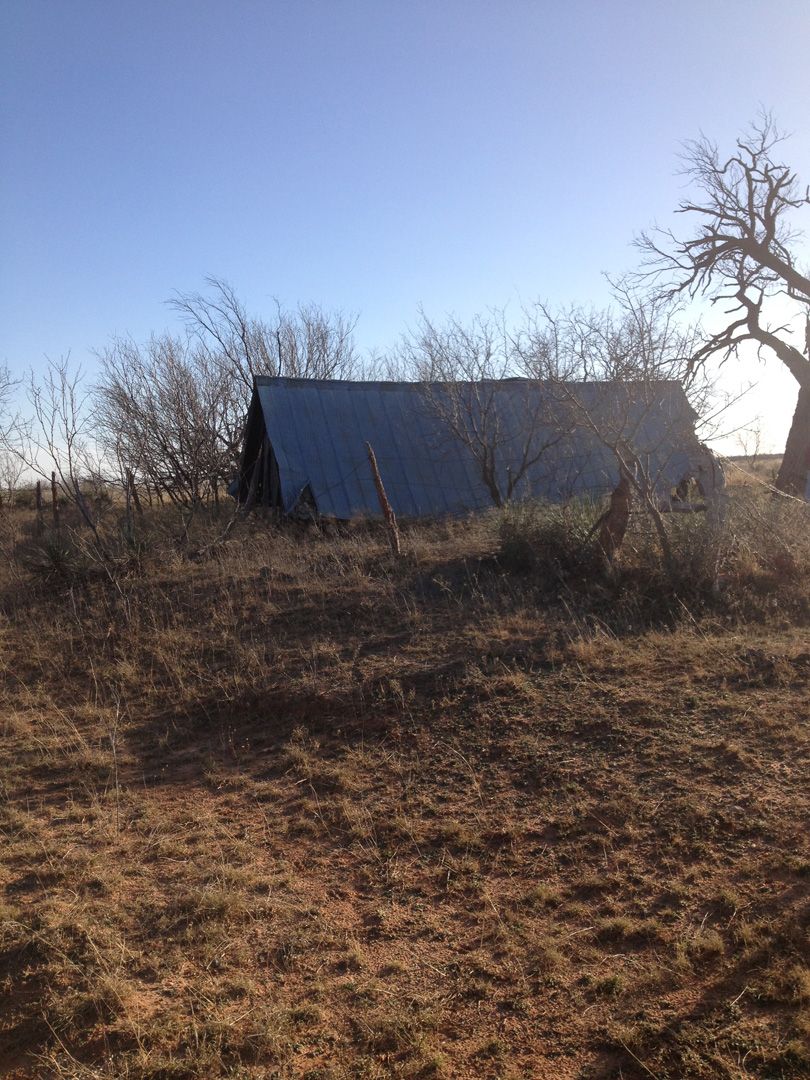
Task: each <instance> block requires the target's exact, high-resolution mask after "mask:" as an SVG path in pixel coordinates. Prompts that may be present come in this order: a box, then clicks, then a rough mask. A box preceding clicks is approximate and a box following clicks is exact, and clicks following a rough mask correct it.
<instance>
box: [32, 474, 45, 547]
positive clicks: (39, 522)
mask: <svg viewBox="0 0 810 1080" xmlns="http://www.w3.org/2000/svg"><path fill="white" fill-rule="evenodd" d="M36 508H37V519H36V525H35V526H34V531H35V532H36V534H37V536H42V534H43V532H44V531H45V519H44V517H43V515H42V481H41V480H37V487H36Z"/></svg>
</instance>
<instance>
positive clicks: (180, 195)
mask: <svg viewBox="0 0 810 1080" xmlns="http://www.w3.org/2000/svg"><path fill="white" fill-rule="evenodd" d="M809 55H810V4H808V3H807V0H699V2H697V0H679V2H678V3H669V2H664V0H567V2H565V3H563V2H562V0H535V2H528V0H441V2H437V0H432V2H422V0H264V2H258V0H0V81H1V84H2V100H3V109H2V131H0V140H1V142H0V145H2V172H1V173H0V175H1V176H2V179H0V192H1V194H2V202H1V205H0V244H1V246H0V251H2V256H1V258H2V263H1V264H0V272H1V273H2V282H0V285H1V286H2V287H0V361H2V360H5V361H6V362H7V363H8V364H9V365H10V366H11V367H12V369H13V370H19V371H22V370H23V369H24V368H25V367H26V366H28V365H29V364H34V365H39V364H41V363H42V359H43V357H44V356H45V355H49V356H59V355H61V354H63V353H65V352H67V351H68V350H70V351H71V354H72V356H73V357H74V358H79V359H83V358H85V357H87V358H88V359H89V358H90V357H91V355H92V349H93V348H99V347H102V346H103V345H104V344H105V343H106V342H107V341H108V340H109V338H110V337H111V336H112V335H113V334H120V333H129V334H132V335H133V336H135V337H136V338H143V337H146V336H148V334H149V333H150V332H151V331H153V330H155V331H159V330H162V329H164V328H167V327H172V326H175V325H177V324H176V318H175V316H174V315H173V314H172V312H171V311H170V310H169V309H167V307H166V306H165V303H164V301H165V300H166V298H167V297H169V296H170V295H171V294H172V292H173V291H174V290H180V291H192V290H195V289H198V288H200V287H201V286H202V283H203V278H204V276H205V275H206V274H216V275H219V276H222V277H225V278H227V279H228V280H229V281H230V282H231V283H232V284H233V285H234V287H235V288H236V290H237V292H238V293H239V294H240V296H241V297H242V298H243V299H244V300H245V302H246V303H247V305H248V307H249V309H250V310H252V311H254V312H255V313H256V314H261V313H262V312H264V311H267V310H268V309H269V308H270V306H271V303H272V298H273V297H277V298H279V299H280V300H281V301H282V302H283V303H287V304H294V303H296V302H297V301H299V300H303V301H306V300H315V301H317V302H319V303H322V304H323V305H324V306H326V307H339V308H343V309H346V310H348V311H353V312H356V313H357V314H358V315H359V324H358V339H359V343H360V344H361V346H362V347H379V348H382V349H384V348H385V347H386V346H387V345H389V344H391V343H393V342H394V341H395V340H396V338H397V336H398V334H399V332H400V331H401V330H402V329H403V327H404V326H405V325H406V324H408V323H409V322H412V321H413V319H414V316H415V313H416V310H417V307H418V305H420V304H423V305H424V306H425V308H426V310H427V311H429V312H431V313H435V314H438V315H439V316H440V315H441V314H442V313H444V312H447V311H454V312H456V313H458V314H459V315H461V316H466V315H468V314H470V313H471V312H472V311H474V310H477V309H480V308H483V307H486V306H488V305H504V304H507V305H511V306H513V307H514V308H515V309H517V308H519V307H520V305H521V303H523V302H528V301H531V300H533V299H535V298H538V297H540V298H543V299H547V300H549V301H551V302H552V303H553V302H557V301H573V300H577V301H583V302H596V303H599V302H602V301H604V300H605V298H606V288H605V284H604V281H603V279H602V276H601V275H602V272H603V271H612V272H619V271H622V270H626V269H629V268H631V267H632V266H633V265H634V263H635V261H636V254H635V252H634V251H633V249H632V247H631V246H630V244H631V240H632V237H633V235H634V234H635V233H636V232H637V231H638V230H639V229H641V228H643V227H645V226H647V225H649V224H650V223H652V222H653V221H655V220H658V221H660V222H668V221H669V218H670V214H671V211H672V209H673V208H674V206H675V205H676V203H677V200H678V198H679V196H680V195H681V194H682V183H683V181H682V178H680V177H678V176H677V175H676V170H677V165H678V163H677V152H678V147H679V144H680V142H682V141H683V140H684V139H688V138H690V137H693V136H695V135H696V134H698V132H699V131H700V130H701V129H702V130H704V131H705V132H706V133H707V134H709V135H711V136H712V137H714V138H716V139H718V140H719V141H720V142H721V143H728V142H729V141H731V140H733V138H734V136H735V135H736V133H737V132H738V130H739V129H740V128H742V127H744V126H745V125H746V124H747V122H748V121H749V120H750V119H751V118H752V117H753V116H754V115H755V113H756V111H757V108H758V107H759V106H760V104H761V105H764V106H765V107H767V108H769V109H771V110H772V111H773V112H774V114H775V116H776V118H777V120H778V122H779V123H780V125H781V126H782V127H783V128H785V129H787V130H789V131H791V132H793V138H792V139H791V141H790V143H789V144H788V145H787V148H786V155H787V156H788V157H789V159H790V160H791V162H792V163H793V164H794V165H795V166H796V167H797V168H798V169H799V171H800V174H801V175H802V176H803V177H804V178H805V179H808V180H810V134H808V127H807V117H808V102H810V64H808V61H807V58H808V56H809ZM758 377H760V378H761V379H762V382H761V385H760V389H759V391H758V400H759V401H760V402H761V403H762V407H763V408H765V409H766V412H768V416H769V424H770V428H769V430H772V431H773V432H774V433H775V435H774V437H776V438H778V435H779V431H778V429H779V424H780V422H781V421H780V415H784V417H785V423H786V420H787V418H788V416H787V414H788V413H789V411H790V409H789V408H787V409H786V408H785V406H784V403H782V404H781V407H780V398H782V396H783V391H784V389H785V388H786V389H787V391H788V392H789V393H792V388H791V385H790V383H789V382H787V383H784V382H781V381H780V379H779V371H778V369H777V367H776V365H775V364H774V365H773V367H772V368H769V369H766V371H765V373H764V375H763V373H761V372H758ZM768 410H770V411H768Z"/></svg>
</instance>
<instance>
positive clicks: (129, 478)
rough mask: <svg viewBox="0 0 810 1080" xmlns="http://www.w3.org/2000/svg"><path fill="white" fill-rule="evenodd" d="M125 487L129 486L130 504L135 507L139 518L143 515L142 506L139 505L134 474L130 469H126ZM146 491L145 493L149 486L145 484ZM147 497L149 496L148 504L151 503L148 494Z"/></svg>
mask: <svg viewBox="0 0 810 1080" xmlns="http://www.w3.org/2000/svg"><path fill="white" fill-rule="evenodd" d="M127 487H128V488H129V493H130V496H131V497H132V505H133V506H134V507H135V513H136V514H137V515H138V517H139V518H142V517H143V507H142V506H141V500H140V497H139V496H138V489H137V487H136V486H135V476H134V474H133V472H132V469H127ZM146 491H147V494H149V487H148V486H147V489H146ZM149 498H150V505H151V495H150V496H149Z"/></svg>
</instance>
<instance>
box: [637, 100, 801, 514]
mask: <svg viewBox="0 0 810 1080" xmlns="http://www.w3.org/2000/svg"><path fill="white" fill-rule="evenodd" d="M782 141H783V137H782V135H781V134H780V132H779V131H778V129H777V128H776V126H775V124H774V122H773V119H772V118H771V117H770V116H769V115H767V114H765V115H763V116H762V117H761V118H760V119H759V120H758V121H757V122H755V123H754V124H753V125H752V126H751V128H750V130H749V131H748V132H747V133H746V134H745V135H743V136H742V137H740V138H739V139H738V140H737V144H736V148H735V150H734V152H733V153H731V154H730V155H729V156H728V157H724V156H722V155H721V153H720V150H719V148H718V147H717V145H716V144H715V143H713V142H711V141H710V140H709V139H707V138H705V137H702V138H700V139H698V140H695V141H693V142H690V143H687V145H686V150H685V155H684V156H685V164H686V168H685V172H686V175H687V176H688V177H689V178H690V179H691V180H692V182H693V184H694V189H695V195H694V196H693V197H692V198H689V199H686V200H684V201H683V202H682V203H681V204H680V206H679V210H678V212H679V213H681V214H683V215H685V216H686V218H687V219H688V220H689V221H690V222H691V223H692V224H693V228H692V229H691V231H688V232H687V233H686V234H685V235H684V236H679V235H676V233H675V232H674V231H673V230H671V229H660V228H659V229H655V230H652V231H650V232H647V233H643V234H642V235H641V237H640V238H639V241H638V244H639V246H640V248H641V250H642V251H643V252H644V253H645V255H646V264H645V267H644V269H643V270H642V272H641V274H640V277H641V278H643V279H644V280H646V281H647V282H648V283H651V284H652V286H653V288H654V289H656V290H657V291H658V294H659V295H663V296H670V297H671V296H676V295H688V296H689V297H692V298H694V297H705V298H708V299H709V300H710V301H711V302H712V303H713V304H715V305H726V306H725V307H724V308H723V310H724V314H727V318H726V321H725V324H724V325H723V326H722V327H721V328H720V329H719V330H718V331H716V332H715V333H713V334H711V335H710V336H709V337H708V338H706V339H705V341H704V342H703V343H702V345H701V346H700V347H699V348H698V349H697V350H696V352H695V356H694V359H693V364H694V365H696V366H697V365H700V364H702V363H704V362H705V361H706V360H708V359H709V358H710V357H714V356H719V357H721V359H727V358H729V357H732V356H734V357H736V356H738V355H739V351H740V349H741V347H742V346H743V345H745V344H746V343H750V344H752V345H753V347H754V348H756V350H757V351H758V353H759V355H760V356H761V357H763V358H764V357H768V356H774V357H776V359H777V360H779V361H780V362H781V363H782V364H784V366H785V367H786V368H787V370H788V371H789V372H790V374H791V375H792V376H793V378H794V379H795V380H796V383H797V384H798V400H797V403H796V409H795V412H794V415H793V421H792V424H791V427H790V432H789V434H788V438H787V443H786V445H785V454H784V458H783V461H782V465H781V468H780V470H779V475H778V477H777V480H776V485H777V487H778V488H779V489H780V490H782V491H785V492H788V493H790V494H794V495H802V494H804V492H805V488H806V484H807V476H808V470H810V341H809V340H808V338H810V277H808V276H807V274H805V273H804V272H803V271H802V270H801V269H800V268H799V266H798V258H797V236H798V233H797V232H796V229H795V226H794V215H795V212H796V211H799V210H802V209H804V208H805V207H807V206H808V205H810V189H808V188H807V187H802V186H801V185H800V184H799V180H798V177H797V175H796V173H795V172H794V171H793V169H792V168H791V167H790V166H789V165H787V164H786V163H784V162H783V161H780V160H779V158H778V157H777V152H778V147H779V146H780V144H781V142H782ZM776 296H781V297H783V298H787V299H788V300H789V301H792V302H793V303H794V305H795V310H796V313H797V314H798V315H802V316H804V318H805V320H806V321H805V327H806V332H805V340H804V341H802V342H797V341H796V339H795V337H792V336H791V328H790V326H789V325H788V324H786V323H785V322H784V320H782V321H778V322H773V321H772V319H771V317H769V309H770V308H771V307H772V305H771V304H770V303H769V301H771V300H772V299H773V298H774V297H776Z"/></svg>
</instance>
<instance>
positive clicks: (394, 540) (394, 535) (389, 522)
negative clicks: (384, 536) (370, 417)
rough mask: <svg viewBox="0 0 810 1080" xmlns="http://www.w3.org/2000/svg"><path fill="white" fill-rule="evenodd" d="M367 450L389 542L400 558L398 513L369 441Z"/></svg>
mask: <svg viewBox="0 0 810 1080" xmlns="http://www.w3.org/2000/svg"><path fill="white" fill-rule="evenodd" d="M366 451H367V452H368V461H369V465H371V473H372V475H373V477H374V487H375V488H376V489H377V499H378V500H379V503H380V509H381V510H382V512H383V517H384V518H385V527H386V529H387V530H388V542H389V544H390V545H391V551H392V552H393V553H394V555H396V556H397V558H399V557H400V556H401V555H402V548H401V547H400V543H399V526H398V525H397V518H396V514H395V513H394V510H393V507H392V506H391V503H390V502H389V501H388V496H387V495H386V494H385V488H384V487H383V482H382V477H381V476H380V470H379V469H378V468H377V458H376V455H375V453H374V450H373V448H372V446H371V443H369V442H367V443H366Z"/></svg>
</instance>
